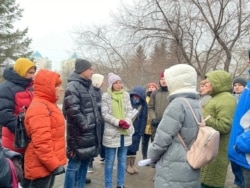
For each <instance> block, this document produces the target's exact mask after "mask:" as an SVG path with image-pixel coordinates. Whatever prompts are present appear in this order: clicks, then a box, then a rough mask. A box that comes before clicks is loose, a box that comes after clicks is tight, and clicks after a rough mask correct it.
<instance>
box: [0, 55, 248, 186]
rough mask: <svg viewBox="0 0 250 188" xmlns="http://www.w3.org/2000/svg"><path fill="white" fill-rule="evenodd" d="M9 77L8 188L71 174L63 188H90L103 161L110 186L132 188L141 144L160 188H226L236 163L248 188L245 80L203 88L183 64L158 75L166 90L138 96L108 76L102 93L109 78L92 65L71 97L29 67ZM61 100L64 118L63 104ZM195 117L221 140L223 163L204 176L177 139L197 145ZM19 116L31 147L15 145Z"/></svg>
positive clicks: (213, 74) (55, 79)
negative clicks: (22, 116) (22, 115)
mask: <svg viewBox="0 0 250 188" xmlns="http://www.w3.org/2000/svg"><path fill="white" fill-rule="evenodd" d="M3 77H4V79H5V81H4V82H3V83H1V84H0V100H1V102H0V117H1V118H0V125H1V126H2V134H1V135H2V136H1V138H0V141H1V142H0V166H1V171H0V187H3V188H18V187H23V188H37V187H40V188H52V187H53V186H54V183H55V177H56V176H57V175H60V174H63V173H65V178H64V188H73V187H78V188H84V187H85V185H86V184H87V183H91V180H90V179H89V178H87V174H88V172H93V168H94V167H93V161H94V160H95V157H97V156H98V155H100V159H101V162H103V163H104V180H103V181H104V187H105V188H112V187H113V185H114V184H116V187H117V188H125V177H126V173H127V174H128V175H134V174H138V173H139V170H140V169H138V168H137V165H136V161H137V159H136V156H138V155H137V154H138V153H137V152H138V151H139V147H140V143H141V154H142V159H150V160H151V163H150V165H148V166H150V167H149V168H155V174H154V178H153V179H154V187H155V188H162V187H167V188H176V187H180V188H181V187H182V188H190V187H192V188H223V187H224V183H225V179H226V174H227V169H228V165H229V163H230V164H231V168H232V172H233V174H234V178H235V179H234V186H235V187H238V188H249V187H250V164H249V160H250V157H249V153H250V141H249V140H250V134H249V118H250V111H249V109H250V105H249V104H250V103H249V100H250V92H249V91H250V89H249V88H250V82H247V80H246V79H244V78H243V77H237V78H235V79H233V80H232V78H231V75H230V73H228V72H226V71H224V70H214V71H210V72H208V73H207V74H206V75H204V77H205V79H204V80H202V81H201V82H199V84H197V83H198V78H197V72H196V70H195V69H194V68H193V67H192V66H190V65H187V64H177V65H174V66H171V67H169V68H167V69H165V70H164V71H162V72H161V73H159V83H154V82H149V83H148V84H147V85H146V86H134V88H132V89H131V90H130V91H126V90H125V89H124V86H123V82H122V78H121V77H120V76H119V75H117V74H115V73H113V72H110V73H109V74H108V75H107V83H108V87H107V89H106V91H104V90H103V89H102V86H103V83H104V78H105V76H104V75H102V74H97V73H94V69H93V66H92V64H91V62H89V61H87V60H84V59H76V61H75V69H74V71H73V72H72V73H71V74H70V76H69V77H68V79H67V86H66V88H65V91H64V89H63V87H62V78H61V75H60V74H59V73H57V72H54V71H50V70H45V69H40V70H39V71H37V72H36V65H35V63H34V62H32V61H31V60H29V59H27V58H19V59H17V60H16V62H15V64H14V66H13V67H8V68H6V69H5V70H4V73H3ZM197 86H199V88H198V90H199V92H198V91H197ZM62 96H63V97H64V98H63V105H62V109H61V108H60V107H59V106H58V105H57V101H58V100H59V99H60V98H61V97H62ZM183 98H185V100H187V101H188V103H190V106H191V107H192V109H190V107H189V106H188V105H187V104H185V102H183ZM191 110H193V111H194V113H195V115H196V116H197V117H199V119H200V120H201V118H202V117H207V116H210V118H209V119H208V120H207V121H206V125H207V126H210V127H213V128H214V129H216V130H217V131H219V132H220V143H219V153H218V155H217V157H216V158H215V160H213V161H212V162H210V163H209V164H207V165H205V166H204V167H202V168H201V169H193V168H192V167H191V166H190V165H189V164H188V162H187V160H186V150H185V148H184V147H183V145H182V143H181V142H180V141H179V139H178V137H177V135H178V134H180V135H181V137H182V138H183V140H184V142H185V144H186V145H187V146H188V147H190V146H191V145H192V143H193V141H194V140H195V138H196V136H197V132H198V126H197V124H196V122H195V121H194V119H193V115H192V111H191ZM19 113H25V119H24V124H25V130H26V134H27V137H28V140H29V142H28V145H27V147H25V148H16V147H15V145H14V141H15V127H16V124H17V117H18V114H19ZM116 157H117V168H116V169H117V174H116V180H113V169H114V164H115V160H116ZM114 181H115V182H114Z"/></svg>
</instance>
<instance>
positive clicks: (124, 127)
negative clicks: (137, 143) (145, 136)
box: [119, 119, 129, 129]
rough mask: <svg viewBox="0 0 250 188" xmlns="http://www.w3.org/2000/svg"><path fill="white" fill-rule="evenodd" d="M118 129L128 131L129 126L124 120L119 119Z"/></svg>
mask: <svg viewBox="0 0 250 188" xmlns="http://www.w3.org/2000/svg"><path fill="white" fill-rule="evenodd" d="M119 127H120V128H122V129H128V128H129V124H128V123H127V122H126V121H124V120H122V119H121V120H120V121H119Z"/></svg>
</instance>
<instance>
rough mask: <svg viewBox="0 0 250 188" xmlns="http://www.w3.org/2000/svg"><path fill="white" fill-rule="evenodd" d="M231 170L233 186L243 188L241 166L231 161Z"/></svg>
mask: <svg viewBox="0 0 250 188" xmlns="http://www.w3.org/2000/svg"><path fill="white" fill-rule="evenodd" d="M231 168H232V172H233V174H234V184H235V185H238V186H239V187H242V188H243V187H244V176H243V172H242V168H241V166H239V165H238V164H236V163H234V162H232V161H231Z"/></svg>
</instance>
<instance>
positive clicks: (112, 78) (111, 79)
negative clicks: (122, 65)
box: [108, 72, 122, 88]
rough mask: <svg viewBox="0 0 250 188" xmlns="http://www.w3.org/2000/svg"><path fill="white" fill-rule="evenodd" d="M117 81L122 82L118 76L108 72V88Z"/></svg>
mask: <svg viewBox="0 0 250 188" xmlns="http://www.w3.org/2000/svg"><path fill="white" fill-rule="evenodd" d="M118 80H122V79H121V77H120V76H118V75H117V74H114V73H112V72H110V73H109V74H108V84H109V88H112V85H113V84H114V83H115V82H116V81H118Z"/></svg>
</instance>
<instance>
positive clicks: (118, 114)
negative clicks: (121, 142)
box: [108, 89, 128, 135]
mask: <svg viewBox="0 0 250 188" xmlns="http://www.w3.org/2000/svg"><path fill="white" fill-rule="evenodd" d="M108 92H109V93H110V95H111V99H112V113H113V114H112V115H113V116H114V117H115V118H117V119H123V120H124V118H125V115H124V103H123V90H121V91H111V90H110V89H108ZM120 134H121V135H128V130H126V129H121V128H120Z"/></svg>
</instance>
